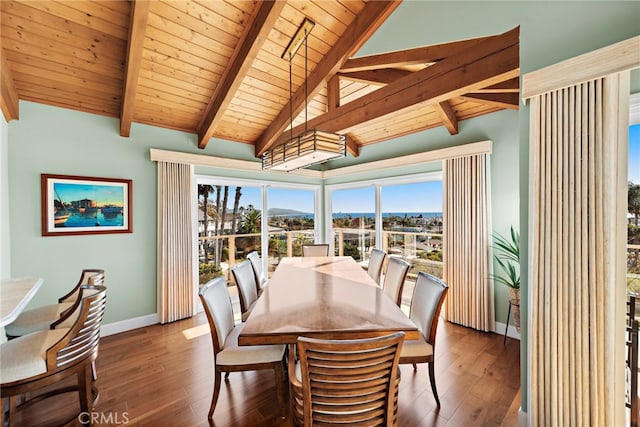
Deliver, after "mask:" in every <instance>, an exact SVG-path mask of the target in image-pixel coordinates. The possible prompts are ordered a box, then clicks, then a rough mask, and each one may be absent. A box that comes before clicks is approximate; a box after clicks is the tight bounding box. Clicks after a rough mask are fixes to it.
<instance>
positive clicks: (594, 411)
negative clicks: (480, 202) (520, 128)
mask: <svg viewBox="0 0 640 427" xmlns="http://www.w3.org/2000/svg"><path fill="white" fill-rule="evenodd" d="M610 78H611V77H606V78H602V79H597V80H594V81H591V82H585V83H581V84H578V85H576V86H574V87H569V88H564V89H560V90H558V91H555V92H550V93H544V94H541V95H538V96H536V97H534V98H532V103H531V131H530V140H531V147H530V158H531V165H532V170H531V173H532V184H531V193H530V206H531V208H532V210H533V212H532V215H531V222H530V238H531V241H530V258H529V260H530V265H531V269H530V276H529V279H530V280H529V284H530V287H531V289H530V294H529V295H530V313H531V316H532V319H531V340H530V342H531V346H532V348H531V360H530V366H531V377H530V381H531V401H530V402H531V408H530V414H531V423H532V424H531V425H545V426H564V425H615V423H618V422H619V420H620V416H619V414H620V409H619V408H617V407H616V402H618V401H620V400H621V399H620V398H619V395H620V392H619V390H618V389H617V388H616V387H618V386H619V385H620V381H619V378H618V377H623V375H621V374H620V372H618V371H619V369H618V368H616V366H618V365H619V362H618V361H617V359H615V355H616V354H617V353H618V349H617V348H618V344H619V343H618V342H617V341H616V340H615V339H614V338H613V336H614V335H619V334H621V333H619V331H618V330H617V329H616V327H615V326H616V325H617V323H616V322H617V320H616V318H617V316H618V315H619V313H617V311H616V306H617V297H616V295H618V294H620V295H623V292H624V291H623V290H622V289H621V288H622V287H623V286H624V275H623V274H621V273H620V271H618V270H621V268H620V265H621V266H622V268H624V263H623V262H621V261H619V259H618V257H620V256H624V254H623V253H622V249H621V247H622V246H623V245H622V243H624V232H623V231H624V230H622V231H621V229H622V228H623V227H621V226H620V225H617V224H618V222H620V218H622V222H624V218H623V216H622V215H621V214H620V212H621V210H624V208H626V206H624V207H623V206H622V205H624V201H623V200H622V197H621V194H620V193H621V191H620V187H623V186H624V180H623V174H622V172H621V171H620V168H622V169H624V172H625V176H626V164H625V165H622V166H621V164H622V163H624V162H623V160H624V158H626V151H625V148H622V147H621V144H622V142H621V140H624V139H625V137H624V136H621V134H622V130H621V128H620V126H619V125H618V124H617V123H618V122H619V114H623V113H621V112H620V111H616V110H615V108H613V109H612V108H611V106H612V105H615V106H618V105H619V104H618V102H617V101H612V100H607V97H608V96H609V97H615V95H616V94H617V93H618V91H619V89H618V86H617V85H616V84H609V83H607V82H608V79H610ZM609 110H612V111H609ZM624 114H626V111H625V112H624ZM620 242H622V243H620ZM618 264H620V265H618ZM616 268H617V269H616ZM619 276H622V280H620V277H619ZM618 323H619V322H618ZM612 348H613V349H614V350H611V349H612ZM616 379H618V380H617V381H616ZM618 388H619V387H618ZM622 400H624V399H622Z"/></svg>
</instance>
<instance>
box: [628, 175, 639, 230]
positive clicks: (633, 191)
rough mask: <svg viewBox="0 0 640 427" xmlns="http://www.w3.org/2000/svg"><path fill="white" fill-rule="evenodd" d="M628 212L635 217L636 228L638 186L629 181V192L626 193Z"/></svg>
mask: <svg viewBox="0 0 640 427" xmlns="http://www.w3.org/2000/svg"><path fill="white" fill-rule="evenodd" d="M627 197H628V198H627V201H628V205H629V207H628V211H629V213H632V214H633V215H634V216H635V225H636V227H637V226H638V219H639V218H640V184H634V183H633V182H631V181H629V191H628V193H627Z"/></svg>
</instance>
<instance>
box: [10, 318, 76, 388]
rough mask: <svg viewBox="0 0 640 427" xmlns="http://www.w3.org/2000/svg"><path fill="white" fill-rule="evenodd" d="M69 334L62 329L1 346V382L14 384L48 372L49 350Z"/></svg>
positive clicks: (24, 337) (35, 333) (22, 338)
mask: <svg viewBox="0 0 640 427" xmlns="http://www.w3.org/2000/svg"><path fill="white" fill-rule="evenodd" d="M67 332H69V328H60V329H53V330H45V331H38V332H34V333H32V334H29V335H25V336H23V337H19V338H16V339H13V340H11V341H7V342H5V343H3V344H2V345H1V346H0V382H2V383H12V382H15V381H20V380H23V379H25V378H29V377H35V376H37V375H41V374H44V373H46V372H47V349H48V348H49V347H51V346H52V345H53V344H55V343H57V342H58V341H60V339H61V338H62V337H63V336H65V334H67Z"/></svg>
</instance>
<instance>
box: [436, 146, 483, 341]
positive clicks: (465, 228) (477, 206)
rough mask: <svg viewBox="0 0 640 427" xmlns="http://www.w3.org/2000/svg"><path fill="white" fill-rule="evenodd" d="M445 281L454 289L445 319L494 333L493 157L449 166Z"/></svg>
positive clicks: (472, 158)
mask: <svg viewBox="0 0 640 427" xmlns="http://www.w3.org/2000/svg"><path fill="white" fill-rule="evenodd" d="M444 163H445V165H444V191H445V206H444V209H443V210H444V212H443V216H444V229H445V233H444V244H443V246H444V251H443V253H444V271H443V276H444V280H445V281H446V282H447V283H448V284H449V287H450V288H449V289H450V291H449V295H448V297H447V300H446V303H445V313H444V315H445V317H446V318H447V319H448V320H450V321H452V322H454V323H459V324H462V325H465V326H469V327H472V328H475V329H479V330H483V331H490V330H493V329H494V323H495V319H494V308H493V284H492V282H491V281H490V280H488V277H489V276H490V274H491V268H492V264H491V262H490V256H489V239H488V236H489V227H490V224H489V221H488V218H489V215H490V213H489V212H488V204H487V197H488V194H487V191H488V187H487V180H488V176H487V175H488V156H487V155H486V154H480V155H475V156H465V157H459V158H452V159H447V160H445V161H444Z"/></svg>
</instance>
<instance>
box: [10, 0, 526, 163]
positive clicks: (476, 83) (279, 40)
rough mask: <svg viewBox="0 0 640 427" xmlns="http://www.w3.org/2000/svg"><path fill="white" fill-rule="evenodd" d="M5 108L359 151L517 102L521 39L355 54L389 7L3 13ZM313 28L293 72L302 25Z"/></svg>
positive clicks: (187, 5) (321, 0) (139, 6)
mask: <svg viewBox="0 0 640 427" xmlns="http://www.w3.org/2000/svg"><path fill="white" fill-rule="evenodd" d="M1 4H2V5H1V12H2V20H1V23H2V28H1V35H2V49H1V51H0V56H1V57H0V59H1V66H2V69H1V83H2V92H1V93H2V98H1V101H2V102H1V107H2V111H3V114H4V116H5V118H6V120H7V121H9V120H12V119H19V109H18V100H21V99H22V100H27V101H32V102H37V103H43V104H49V105H55V106H59V107H63V108H70V109H74V110H80V111H85V112H89V113H95V114H101V115H105V116H110V117H117V118H119V119H120V133H121V135H123V136H129V133H130V131H131V123H132V122H136V123H144V124H149V125H153V126H160V127H165V128H170V129H177V130H182V131H186V132H191V133H195V134H197V135H198V145H199V147H201V148H204V147H206V145H207V143H208V142H209V140H210V138H211V137H216V138H222V139H227V140H232V141H237V142H241V143H248V144H253V145H255V152H256V156H259V155H261V154H262V153H264V152H265V151H266V150H267V149H269V148H270V147H272V146H274V145H275V144H278V143H279V142H281V141H282V140H284V139H285V138H286V136H287V135H288V133H289V126H290V122H291V120H290V117H291V111H293V115H294V116H295V119H294V121H293V123H294V126H296V128H295V129H294V132H296V131H297V130H299V129H301V127H302V126H304V117H305V114H304V110H305V84H304V82H305V77H306V78H307V84H306V91H307V93H308V99H309V101H308V103H307V108H306V110H307V118H308V126H309V127H312V126H317V127H318V128H321V129H323V130H328V131H336V132H343V133H346V134H347V135H348V147H349V152H350V153H351V154H353V155H357V154H358V152H359V148H360V147H361V146H363V145H366V144H372V143H376V142H380V141H385V140H389V139H392V138H396V137H398V136H401V135H407V134H411V133H414V132H418V131H421V130H425V129H430V128H434V127H438V126H445V127H446V128H447V129H448V130H449V132H450V133H451V134H456V133H457V132H458V127H459V122H460V121H462V120H466V119H470V118H473V117H477V116H481V115H484V114H489V113H492V112H495V111H499V110H502V109H505V108H510V109H517V108H518V99H519V95H518V94H519V60H518V57H519V52H518V51H519V30H518V29H517V28H516V29H514V30H511V31H509V32H507V33H504V34H502V35H494V36H487V37H483V38H478V39H472V40H464V41H454V42H451V43H447V44H443V45H436V46H425V47H420V48H412V49H407V50H403V51H397V52H388V53H381V54H379V55H372V56H367V57H353V56H354V54H355V53H356V52H357V50H358V49H359V48H360V47H361V46H362V45H363V44H364V42H365V41H366V40H367V39H368V38H369V37H370V36H371V35H372V34H373V33H374V32H375V31H376V29H378V27H379V26H380V25H381V24H382V23H383V22H384V20H385V19H386V18H387V17H388V16H389V15H390V14H391V13H392V12H393V11H394V10H395V8H396V7H397V6H398V4H399V3H398V2H379V1H363V0H336V1H333V0H331V1H329V0H313V1H308V0H287V1H277V2H273V1H265V2H261V1H247V0H229V1H221V0H219V1H214V2H211V1H205V0H195V1H185V0H180V1H168V0H158V1H135V2H129V1H88V0H87V1H82V0H72V1H63V0H61V1H51V0H42V1H30V0H29V1H24V0H23V1H5V0H3V1H2V2H1ZM305 17H307V18H309V19H311V20H312V21H314V22H315V23H316V25H315V27H314V28H313V30H312V31H311V33H310V35H309V39H308V56H307V61H306V62H307V69H306V71H305V56H304V48H303V49H300V51H299V52H298V54H297V55H296V56H295V57H294V58H293V60H292V64H291V65H292V67H291V69H292V77H291V89H292V91H291V92H290V78H289V62H288V60H286V59H282V58H281V56H282V53H283V52H284V50H285V48H286V47H287V45H288V43H289V41H290V40H291V38H292V36H293V34H294V33H295V32H296V30H297V29H298V27H299V25H300V24H301V22H302V21H303V19H304V18H305Z"/></svg>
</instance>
